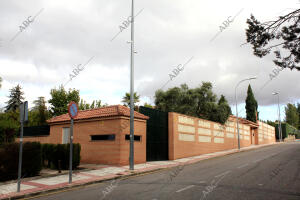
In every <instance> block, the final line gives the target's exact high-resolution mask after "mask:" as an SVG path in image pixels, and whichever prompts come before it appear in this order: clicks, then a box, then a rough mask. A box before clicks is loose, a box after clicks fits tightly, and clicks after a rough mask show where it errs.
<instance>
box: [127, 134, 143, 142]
mask: <svg viewBox="0 0 300 200" xmlns="http://www.w3.org/2000/svg"><path fill="white" fill-rule="evenodd" d="M125 140H130V135H125ZM134 141H139V142H140V141H141V136H140V135H134Z"/></svg>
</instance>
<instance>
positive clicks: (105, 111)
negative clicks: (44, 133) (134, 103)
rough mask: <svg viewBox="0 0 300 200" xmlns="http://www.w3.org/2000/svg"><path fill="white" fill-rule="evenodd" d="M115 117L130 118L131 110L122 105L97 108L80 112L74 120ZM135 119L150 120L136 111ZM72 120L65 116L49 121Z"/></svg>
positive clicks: (49, 121) (67, 115)
mask: <svg viewBox="0 0 300 200" xmlns="http://www.w3.org/2000/svg"><path fill="white" fill-rule="evenodd" d="M113 116H126V117H130V109H129V108H128V107H125V106H121V105H113V106H106V107H103V108H96V109H91V110H80V111H79V112H78V115H77V117H76V118H74V120H75V121H76V120H83V119H94V118H103V117H113ZM134 118H135V119H144V120H147V119H149V117H148V116H145V115H143V114H141V113H139V112H136V111H134ZM70 120H71V118H70V117H69V114H68V113H67V114H63V115H60V116H56V117H53V118H51V119H49V120H47V122H48V123H56V122H64V121H70Z"/></svg>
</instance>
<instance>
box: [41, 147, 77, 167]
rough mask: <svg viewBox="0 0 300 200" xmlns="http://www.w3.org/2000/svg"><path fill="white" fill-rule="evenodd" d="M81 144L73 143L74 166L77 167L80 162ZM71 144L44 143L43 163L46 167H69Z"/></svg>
mask: <svg viewBox="0 0 300 200" xmlns="http://www.w3.org/2000/svg"><path fill="white" fill-rule="evenodd" d="M80 151H81V146H80V144H73V159H72V161H73V162H72V163H73V164H72V168H73V169H74V168H77V167H78V166H79V164H80ZM69 155H70V144H43V145H42V160H43V161H42V163H43V165H44V166H45V167H48V168H52V169H58V168H59V160H60V169H64V170H66V169H69V159H70V158H69Z"/></svg>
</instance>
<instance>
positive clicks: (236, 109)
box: [235, 77, 257, 150]
mask: <svg viewBox="0 0 300 200" xmlns="http://www.w3.org/2000/svg"><path fill="white" fill-rule="evenodd" d="M256 78H257V77H251V78H246V79H243V80H241V81H240V82H238V84H237V85H236V86H235V112H236V125H237V132H238V148H239V150H240V148H241V146H240V128H239V113H238V108H237V97H236V90H237V88H238V86H239V85H240V84H241V83H242V82H244V81H248V80H249V81H250V80H252V79H256Z"/></svg>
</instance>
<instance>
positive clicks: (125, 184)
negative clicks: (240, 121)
mask: <svg viewBox="0 0 300 200" xmlns="http://www.w3.org/2000/svg"><path fill="white" fill-rule="evenodd" d="M33 199H36V200H37V199H39V200H52V199H53V200H54V199H55V200H56V199H59V200H83V199H84V200H85V199H86V200H127V199H128V200H129V199H138V200H161V199H165V200H194V199H195V200H196V199H197V200H204V199H205V200H217V199H220V200H243V199H245V200H246V199H247V200H248V199H253V200H254V199H255V200H257V199H261V200H277V199H282V200H289V199H291V200H299V199H300V142H292V143H285V144H279V145H272V146H267V147H264V148H259V149H255V150H251V151H246V152H241V153H236V154H231V155H227V156H223V157H218V158H213V159H209V160H203V161H200V162H198V163H195V164H191V165H186V166H184V167H176V168H171V169H167V170H162V171H158V172H154V173H150V174H147V175H142V176H136V177H130V178H126V179H123V180H115V181H107V182H103V183H99V184H95V185H90V186H84V187H82V188H74V189H72V190H70V191H60V192H58V193H57V192H56V193H54V194H51V193H50V194H47V196H40V197H35V198H33Z"/></svg>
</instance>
